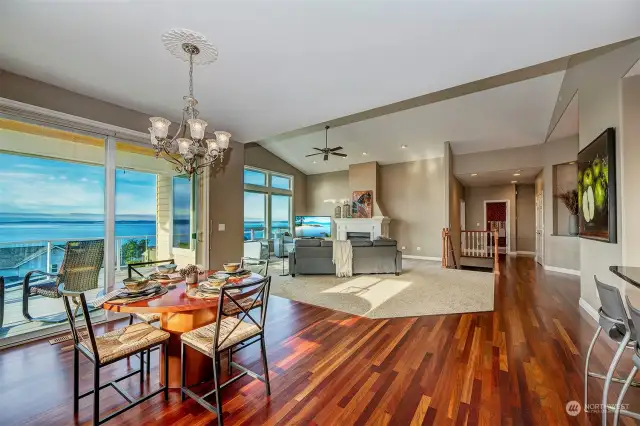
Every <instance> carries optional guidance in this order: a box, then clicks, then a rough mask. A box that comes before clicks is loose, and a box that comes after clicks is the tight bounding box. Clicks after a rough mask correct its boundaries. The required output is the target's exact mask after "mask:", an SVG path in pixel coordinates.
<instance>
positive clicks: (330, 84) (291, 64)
mask: <svg viewBox="0 0 640 426" xmlns="http://www.w3.org/2000/svg"><path fill="white" fill-rule="evenodd" d="M175 27H178V28H189V29H191V30H194V31H198V32H201V33H203V34H204V35H206V36H207V37H208V38H209V39H210V40H211V41H212V42H213V43H214V44H215V45H216V46H217V47H218V49H219V52H220V57H219V60H218V62H216V63H215V64H213V65H209V66H207V67H206V68H198V69H196V72H195V89H196V96H197V97H198V99H199V100H200V107H201V108H200V109H201V111H202V113H203V118H204V119H207V120H208V121H209V122H210V123H211V124H212V125H214V126H215V127H216V128H220V129H225V130H229V131H231V132H232V133H233V134H234V135H235V137H236V139H237V140H239V141H242V142H248V141H254V140H261V139H264V138H267V137H270V136H274V135H277V134H280V133H283V132H287V131H291V130H295V129H299V128H303V127H306V126H309V125H314V124H317V123H321V122H324V121H329V120H331V119H335V118H338V117H343V116H346V115H350V114H354V113H357V112H361V111H363V110H367V109H371V108H374V107H379V106H383V105H388V104H390V103H394V102H398V101H402V100H405V99H408V98H412V97H416V96H420V95H424V94H427V93H431V92H434V91H438V90H442V89H446V88H449V87H453V86H457V85H460V84H463V83H467V82H471V81H475V80H478V79H482V78H485V77H489V76H493V75H497V74H500V73H504V72H508V71H511V70H514V69H519V68H523V67H527V66H530V65H535V64H538V63H541V62H544V61H548V60H551V59H555V58H559V57H564V56H567V55H570V54H573V53H577V52H580V51H585V50H588V49H592V48H595V47H598V46H603V45H606V44H610V43H614V42H617V41H621V40H624V39H629V38H632V37H635V36H638V35H640V2H638V1H637V0H589V1H556V2H551V1H549V0H521V1H504V0H457V1H450V0H432V1H422V2H419V1H414V0H379V1H376V2H369V1H342V0H326V1H312V0H308V1H294V0H282V1H266V0H244V1H237V0H226V1H208V2H204V1H188V0H187V1H180V2H146V1H128V2H18V1H5V2H2V12H1V13H0V67H1V68H4V69H7V70H9V71H12V72H15V73H18V74H23V75H26V76H29V77H32V78H35V79H39V80H43V81H45V82H48V83H51V84H55V85H58V86H61V87H64V88H66V89H69V90H73V91H76V92H79V93H82V94H85V95H89V96H93V97H96V98H99V99H103V100H106V101H110V102H113V103H115V104H118V105H122V106H125V107H129V108H132V109H136V110H139V111H143V112H146V113H149V114H154V115H155V114H159V115H164V116H167V117H168V118H171V119H175V118H176V117H177V116H178V113H179V109H180V108H181V106H182V105H181V104H182V96H183V95H185V94H186V91H187V68H186V64H185V63H183V62H180V61H178V60H176V59H175V58H174V57H172V56H171V55H170V54H168V53H167V52H166V51H165V50H164V47H163V45H162V43H161V42H160V36H161V34H162V33H163V32H165V31H167V30H169V29H171V28H175ZM466 120H467V117H465V116H459V122H460V123H464V122H465V121H466ZM525 137H530V135H525Z"/></svg>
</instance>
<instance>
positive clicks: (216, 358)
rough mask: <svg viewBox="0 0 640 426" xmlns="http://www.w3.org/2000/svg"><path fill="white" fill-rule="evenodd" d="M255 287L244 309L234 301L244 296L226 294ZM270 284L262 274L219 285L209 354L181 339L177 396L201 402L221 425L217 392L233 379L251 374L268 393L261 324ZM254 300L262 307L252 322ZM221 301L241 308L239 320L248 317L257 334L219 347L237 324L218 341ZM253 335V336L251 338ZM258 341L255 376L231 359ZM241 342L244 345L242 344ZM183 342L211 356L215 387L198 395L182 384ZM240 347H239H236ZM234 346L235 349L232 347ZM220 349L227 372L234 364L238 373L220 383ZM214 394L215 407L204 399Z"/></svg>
mask: <svg viewBox="0 0 640 426" xmlns="http://www.w3.org/2000/svg"><path fill="white" fill-rule="evenodd" d="M252 287H255V288H256V291H257V295H256V297H255V299H254V303H253V304H252V305H251V306H250V307H248V308H243V307H242V306H241V305H240V304H239V303H238V302H237V300H241V299H244V298H246V297H248V296H243V294H239V295H233V294H230V293H229V290H232V289H247V288H252ZM270 287H271V277H270V276H268V277H265V278H263V279H262V280H260V281H258V282H254V283H250V284H241V285H233V284H226V285H224V286H222V287H221V288H220V302H219V303H218V313H217V315H218V316H217V318H218V320H217V321H216V333H215V341H214V342H213V354H211V353H206V352H204V351H202V350H200V349H199V348H196V347H194V346H192V345H189V343H185V342H184V341H182V342H181V364H182V365H181V367H182V373H181V377H180V383H181V385H180V387H181V389H180V390H181V398H182V401H184V400H185V399H186V397H187V396H189V397H190V398H192V399H194V400H195V401H196V402H198V404H200V405H202V406H203V407H204V408H206V409H207V410H209V411H211V412H212V413H215V414H216V415H217V417H218V425H219V426H222V425H223V420H222V399H221V397H220V391H221V390H222V389H223V388H225V387H227V386H228V385H230V384H232V383H234V382H235V381H237V380H239V379H240V378H242V377H244V376H247V375H248V376H251V377H253V378H254V379H257V380H260V381H261V382H263V383H264V384H265V387H266V392H267V395H271V386H270V384H269V367H268V365H267V349H266V346H265V338H264V325H265V321H266V317H267V315H266V313H267V303H268V300H269V290H270ZM257 300H261V301H262V304H263V309H262V311H261V315H260V318H259V321H256V319H255V318H253V317H252V316H251V314H250V312H249V311H251V309H253V308H254V306H253V305H254V304H255V301H257ZM225 303H232V304H235V305H236V306H237V307H238V308H239V309H240V310H241V311H242V314H241V316H242V317H241V318H239V319H240V321H243V320H244V319H245V318H248V319H249V320H251V322H252V323H254V324H255V325H256V326H257V327H258V328H259V330H260V331H259V333H258V334H256V335H253V336H249V337H247V338H245V339H243V340H242V341H240V342H237V343H234V344H233V346H231V347H229V348H225V349H220V347H221V346H222V345H223V344H224V342H225V341H226V340H227V339H228V338H229V337H230V336H231V334H232V333H233V331H234V330H235V329H236V328H237V327H238V325H239V323H238V324H236V326H235V327H234V328H233V330H231V332H230V333H229V334H228V335H227V337H225V338H224V339H223V340H222V341H220V322H221V321H222V320H223V318H224V317H223V314H222V311H223V305H224V304H225ZM254 338H256V339H254ZM251 339H254V340H253V341H251V342H250V343H246V342H247V341H249V340H251ZM257 342H260V348H261V353H262V367H263V370H264V373H263V375H262V376H261V375H259V374H258V373H255V372H253V371H251V370H249V369H248V368H246V367H244V366H242V365H240V364H238V363H236V362H233V360H232V355H233V354H234V353H236V352H239V351H241V350H242V349H245V348H247V347H249V346H250V345H252V344H253V343H257ZM243 344H244V345H243ZM185 345H188V346H189V347H191V348H192V349H195V350H197V351H198V352H200V353H202V354H204V355H206V356H208V357H210V358H212V360H213V380H214V385H215V388H214V389H213V390H212V391H210V392H208V393H206V394H204V395H202V396H198V395H197V394H196V393H195V392H193V391H192V390H191V389H189V388H188V387H187V386H186V385H185V380H186V377H185V373H186V358H185V350H184V347H185ZM237 346H240V347H237ZM236 347H237V348H236ZM223 351H227V354H228V357H229V375H231V373H232V369H233V367H235V368H236V369H238V370H240V371H241V373H240V374H238V375H237V376H235V377H232V378H230V379H229V380H227V381H226V382H224V383H222V384H221V383H220V380H219V377H218V375H219V374H220V373H219V371H218V368H219V364H220V354H221V353H222V352H223ZM213 394H215V398H216V405H215V407H214V406H213V405H211V404H210V403H209V402H207V401H206V398H208V397H209V396H211V395H213Z"/></svg>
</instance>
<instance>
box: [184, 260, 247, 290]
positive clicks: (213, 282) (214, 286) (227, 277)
mask: <svg viewBox="0 0 640 426" xmlns="http://www.w3.org/2000/svg"><path fill="white" fill-rule="evenodd" d="M223 267H224V271H219V272H216V273H214V274H212V275H209V276H208V277H207V280H206V281H203V282H200V283H198V286H197V287H193V288H190V289H187V291H186V292H185V293H186V295H187V297H190V298H194V299H214V298H217V297H219V296H220V289H221V288H222V286H224V285H225V284H233V283H238V282H240V281H242V280H243V279H245V278H247V277H250V276H251V271H249V270H247V269H242V268H240V263H225V264H224V265H223ZM229 292H230V293H233V292H240V290H239V289H235V290H234V289H230V290H229Z"/></svg>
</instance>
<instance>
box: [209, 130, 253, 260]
mask: <svg viewBox="0 0 640 426" xmlns="http://www.w3.org/2000/svg"><path fill="white" fill-rule="evenodd" d="M229 148H230V150H229V152H228V153H227V154H226V155H225V163H224V164H225V165H224V168H222V169H218V170H217V172H216V173H214V174H212V176H211V180H210V183H209V184H210V199H209V206H208V207H209V220H210V223H211V229H210V236H211V237H210V238H211V241H210V251H209V266H210V267H211V268H213V269H219V268H222V264H223V263H226V262H237V261H238V259H240V258H241V257H242V254H243V251H244V237H243V232H244V231H243V230H244V177H243V175H244V161H245V160H244V145H243V144H241V143H238V142H231V144H229ZM202 208H205V207H204V206H203V207H202ZM220 224H224V225H225V230H224V231H220V230H219V225H220Z"/></svg>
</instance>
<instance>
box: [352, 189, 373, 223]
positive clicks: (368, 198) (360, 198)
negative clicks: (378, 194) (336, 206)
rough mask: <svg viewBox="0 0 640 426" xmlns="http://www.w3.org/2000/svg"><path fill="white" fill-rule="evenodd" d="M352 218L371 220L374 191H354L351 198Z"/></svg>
mask: <svg viewBox="0 0 640 426" xmlns="http://www.w3.org/2000/svg"><path fill="white" fill-rule="evenodd" d="M351 200H352V204H351V206H352V209H351V216H352V217H355V218H370V217H372V212H373V191H353V195H352V197H351Z"/></svg>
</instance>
